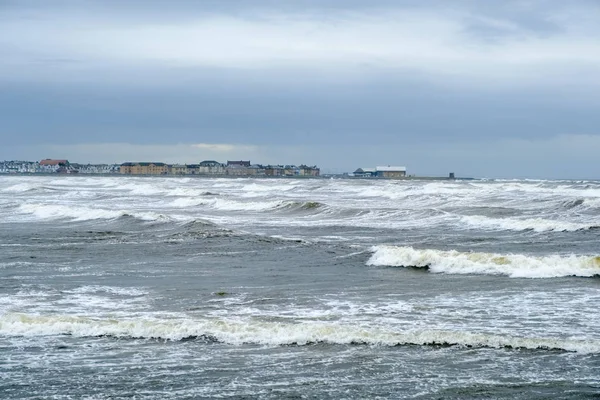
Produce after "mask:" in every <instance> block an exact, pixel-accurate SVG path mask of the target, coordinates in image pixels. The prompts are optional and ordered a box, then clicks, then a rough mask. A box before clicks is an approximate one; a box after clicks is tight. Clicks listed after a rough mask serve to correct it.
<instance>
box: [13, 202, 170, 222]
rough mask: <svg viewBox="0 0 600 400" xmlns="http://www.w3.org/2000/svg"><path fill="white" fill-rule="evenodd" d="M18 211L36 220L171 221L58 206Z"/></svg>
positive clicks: (32, 206)
mask: <svg viewBox="0 0 600 400" xmlns="http://www.w3.org/2000/svg"><path fill="white" fill-rule="evenodd" d="M18 210H19V212H20V213H22V214H30V215H33V216H35V217H36V218H39V219H46V220H58V219H69V220H72V221H90V220H96V219H117V218H123V217H133V218H136V219H139V220H142V221H168V220H170V219H171V218H170V217H168V216H166V215H164V214H159V213H155V212H130V211H125V210H107V209H102V208H90V207H81V206H66V205H58V204H21V205H20V206H19V208H18Z"/></svg>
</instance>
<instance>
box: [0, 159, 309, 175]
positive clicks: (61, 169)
mask: <svg viewBox="0 0 600 400" xmlns="http://www.w3.org/2000/svg"><path fill="white" fill-rule="evenodd" d="M320 173H321V171H320V169H319V168H318V167H317V166H316V165H313V166H308V165H304V164H301V165H299V166H296V165H262V164H252V163H251V162H250V161H249V160H248V161H243V160H241V161H227V162H226V163H220V162H217V161H213V160H207V161H202V162H200V163H198V164H166V163H163V162H126V163H123V164H79V163H71V162H69V160H56V159H45V160H41V161H1V162H0V174H122V175H216V176H319V175H320Z"/></svg>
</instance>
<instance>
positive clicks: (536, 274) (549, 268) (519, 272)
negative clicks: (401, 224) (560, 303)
mask: <svg viewBox="0 0 600 400" xmlns="http://www.w3.org/2000/svg"><path fill="white" fill-rule="evenodd" d="M372 251H373V255H372V256H371V258H370V259H369V260H368V261H367V265H387V266H396V267H429V271H431V272H434V273H446V274H482V275H507V276H510V277H512V278H554V277H562V276H582V277H592V276H596V275H600V256H574V255H572V256H559V255H550V256H540V257H535V256H527V255H523V254H496V253H475V252H473V253H464V252H458V251H455V250H451V251H441V250H431V249H425V250H419V249H414V248H412V247H402V246H398V247H396V246H375V247H373V248H372Z"/></svg>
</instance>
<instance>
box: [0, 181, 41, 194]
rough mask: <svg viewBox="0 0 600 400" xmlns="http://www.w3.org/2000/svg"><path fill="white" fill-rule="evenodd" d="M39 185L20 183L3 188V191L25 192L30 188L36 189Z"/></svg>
mask: <svg viewBox="0 0 600 400" xmlns="http://www.w3.org/2000/svg"><path fill="white" fill-rule="evenodd" d="M38 187H39V186H38V185H32V184H30V183H18V184H16V185H12V186H9V187H7V188H4V189H2V191H3V192H9V193H23V192H28V191H30V190H35V189H37V188H38Z"/></svg>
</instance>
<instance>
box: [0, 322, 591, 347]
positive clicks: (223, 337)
mask: <svg viewBox="0 0 600 400" xmlns="http://www.w3.org/2000/svg"><path fill="white" fill-rule="evenodd" d="M65 334H68V335H73V336H76V337H89V336H113V337H135V338H161V339H169V340H180V339H183V338H187V337H200V336H210V337H214V338H216V339H217V340H219V341H221V342H224V343H228V344H232V345H240V344H245V343H253V344H262V345H273V346H278V345H288V344H297V345H306V344H310V343H319V342H324V343H330V344H353V343H354V344H369V345H381V346H396V345H459V346H469V347H492V348H503V347H511V348H526V349H559V350H565V351H573V352H580V353H595V354H597V353H600V341H599V340H592V339H561V338H553V337H517V336H510V335H495V334H488V333H472V332H465V331H448V330H433V329H429V330H407V331H398V330H387V329H383V328H377V327H371V326H368V325H365V326H360V325H356V324H352V325H351V324H339V323H328V322H313V321H309V322H302V323H292V322H267V321H258V320H251V319H248V320H243V321H239V320H238V321H234V320H226V319H181V318H177V319H156V318H135V319H118V318H110V319H109V318H89V317H79V316H69V315H28V314H20V313H7V314H4V315H0V335H2V336H7V337H15V336H25V337H36V336H55V335H65Z"/></svg>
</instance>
